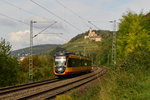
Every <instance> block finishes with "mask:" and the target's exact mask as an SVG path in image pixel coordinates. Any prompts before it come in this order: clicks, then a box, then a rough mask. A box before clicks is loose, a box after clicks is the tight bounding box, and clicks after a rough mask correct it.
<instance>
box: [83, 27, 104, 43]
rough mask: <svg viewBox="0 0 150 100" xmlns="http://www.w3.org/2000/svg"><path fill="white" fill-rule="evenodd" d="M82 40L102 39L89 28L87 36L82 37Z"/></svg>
mask: <svg viewBox="0 0 150 100" xmlns="http://www.w3.org/2000/svg"><path fill="white" fill-rule="evenodd" d="M84 39H89V40H91V41H92V40H93V41H96V42H97V41H101V40H102V38H101V37H100V36H98V35H97V34H96V33H95V32H93V30H92V29H91V28H90V29H89V33H88V35H87V36H84Z"/></svg>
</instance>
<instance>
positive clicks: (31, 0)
mask: <svg viewBox="0 0 150 100" xmlns="http://www.w3.org/2000/svg"><path fill="white" fill-rule="evenodd" d="M30 1H31V2H33V3H34V4H36V5H38V6H39V7H41V8H42V9H44V10H45V11H47V12H49V13H50V14H52V15H54V16H56V17H57V18H59V19H60V20H62V21H64V22H65V23H67V24H69V25H71V26H72V27H73V28H75V29H76V30H78V31H80V32H82V30H80V29H79V28H77V27H76V26H74V25H73V24H71V23H70V22H68V21H67V20H65V19H63V18H61V17H60V16H58V15H56V14H55V13H53V12H51V11H50V10H49V9H47V8H45V7H43V6H42V5H40V4H39V3H37V2H35V1H33V0H30Z"/></svg>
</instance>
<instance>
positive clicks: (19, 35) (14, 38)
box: [8, 30, 66, 50]
mask: <svg viewBox="0 0 150 100" xmlns="http://www.w3.org/2000/svg"><path fill="white" fill-rule="evenodd" d="M35 33H36V32H35ZM8 40H9V42H10V43H11V44H12V47H13V49H15V50H16V49H20V48H24V47H29V45H30V32H29V30H23V31H18V32H11V33H9V35H8ZM65 42H66V41H65V40H64V39H63V38H61V37H58V36H57V35H54V34H51V35H48V34H39V35H38V36H37V37H34V38H33V44H34V45H39V44H63V43H65Z"/></svg>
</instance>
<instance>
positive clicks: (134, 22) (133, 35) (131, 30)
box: [117, 12, 150, 57]
mask: <svg viewBox="0 0 150 100" xmlns="http://www.w3.org/2000/svg"><path fill="white" fill-rule="evenodd" d="M144 23H145V19H144V14H134V13H132V12H128V13H127V15H125V16H123V18H122V20H121V24H120V25H119V32H118V36H117V50H118V53H119V56H120V57H125V56H128V54H129V53H131V52H133V51H134V50H136V49H138V48H143V47H144V48H148V49H149V50H150V41H148V40H149V39H150V35H149V33H150V31H149V30H147V28H146V23H145V24H144Z"/></svg>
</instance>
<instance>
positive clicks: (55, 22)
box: [33, 22, 57, 38]
mask: <svg viewBox="0 0 150 100" xmlns="http://www.w3.org/2000/svg"><path fill="white" fill-rule="evenodd" d="M55 23H57V22H54V23H52V24H50V25H49V26H48V27H46V28H45V29H43V30H42V31H40V32H39V33H38V34H36V35H34V36H33V38H34V37H36V36H37V35H39V34H41V33H42V32H44V31H45V30H47V29H48V28H50V27H51V26H53V25H54V24H55Z"/></svg>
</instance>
